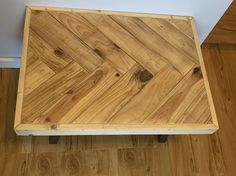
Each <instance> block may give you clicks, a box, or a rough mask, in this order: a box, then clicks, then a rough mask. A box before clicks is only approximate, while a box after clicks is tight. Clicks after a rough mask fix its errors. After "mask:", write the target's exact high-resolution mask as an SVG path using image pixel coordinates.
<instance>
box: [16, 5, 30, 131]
mask: <svg viewBox="0 0 236 176" xmlns="http://www.w3.org/2000/svg"><path fill="white" fill-rule="evenodd" d="M30 15H31V9H30V8H28V7H26V12H25V24H24V34H23V47H22V58H21V64H20V76H19V81H18V90H17V101H16V111H15V122H14V128H16V127H17V126H18V125H20V124H21V111H22V104H23V96H24V86H25V85H24V84H25V74H26V65H27V64H26V60H27V48H28V38H29V27H30Z"/></svg>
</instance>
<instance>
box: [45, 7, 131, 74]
mask: <svg viewBox="0 0 236 176" xmlns="http://www.w3.org/2000/svg"><path fill="white" fill-rule="evenodd" d="M49 13H50V14H52V15H53V16H54V17H55V18H56V19H57V20H58V21H60V22H61V23H62V24H63V25H64V26H66V27H67V28H68V29H69V30H70V31H71V32H73V33H74V34H75V35H77V36H78V37H79V38H80V39H81V40H83V41H84V42H85V43H86V44H87V45H88V46H89V47H91V48H92V49H93V50H94V51H95V52H96V53H98V54H99V55H100V56H101V57H102V58H103V59H105V60H109V61H111V64H113V65H114V67H115V68H117V69H118V71H119V72H121V73H125V72H127V71H128V70H129V69H130V68H131V67H132V66H134V64H135V61H133V59H132V58H131V57H130V56H129V55H128V54H126V53H125V52H124V51H123V50H122V49H120V48H119V47H118V46H117V45H116V44H115V43H113V41H112V40H110V39H109V38H107V37H106V36H105V35H104V34H103V33H102V32H100V31H99V30H97V29H96V27H95V26H93V25H92V24H90V23H89V22H88V21H87V20H86V19H84V18H83V17H81V16H80V15H79V14H78V13H71V12H69V13H68V12H61V11H60V12H58V11H49Z"/></svg>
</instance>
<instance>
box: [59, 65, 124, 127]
mask: <svg viewBox="0 0 236 176" xmlns="http://www.w3.org/2000/svg"><path fill="white" fill-rule="evenodd" d="M98 71H99V72H102V78H101V80H100V81H99V82H98V83H97V84H95V87H94V88H93V89H92V90H91V91H90V92H89V93H88V94H87V95H86V96H84V97H81V99H80V97H79V99H78V101H77V102H76V103H75V104H74V105H73V107H72V108H70V109H69V110H68V111H66V113H65V115H64V116H63V118H62V119H61V120H60V123H72V122H73V121H74V120H76V118H77V117H78V116H79V115H80V114H81V113H82V112H84V111H85V110H86V109H88V108H89V107H90V106H91V104H92V103H93V102H94V101H96V100H97V99H98V98H99V97H100V96H101V95H103V94H104V93H105V92H106V91H107V90H108V89H109V88H110V87H111V86H112V85H113V84H114V83H115V82H117V81H118V80H119V79H120V76H121V73H119V72H118V71H117V70H115V69H114V68H113V67H112V66H111V65H109V64H108V63H105V64H104V66H103V67H102V68H101V69H99V70H98ZM100 74H101V73H100ZM95 76H97V75H95ZM85 93H86V92H85Z"/></svg>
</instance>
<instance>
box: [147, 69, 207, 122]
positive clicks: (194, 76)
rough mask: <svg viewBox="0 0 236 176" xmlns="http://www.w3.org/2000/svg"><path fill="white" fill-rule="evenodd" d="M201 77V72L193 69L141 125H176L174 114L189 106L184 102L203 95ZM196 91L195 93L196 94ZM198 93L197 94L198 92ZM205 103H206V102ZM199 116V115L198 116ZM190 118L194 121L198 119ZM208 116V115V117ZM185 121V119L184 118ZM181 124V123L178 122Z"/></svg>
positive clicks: (181, 118)
mask: <svg viewBox="0 0 236 176" xmlns="http://www.w3.org/2000/svg"><path fill="white" fill-rule="evenodd" d="M201 78H202V75H201V71H200V70H198V69H195V70H193V71H191V72H189V74H188V75H186V76H185V77H184V79H182V80H181V81H180V82H179V83H178V85H177V86H176V87H175V88H174V89H173V90H172V91H171V92H170V93H169V94H168V95H167V96H166V97H165V98H164V99H163V100H162V101H161V102H160V104H159V105H158V106H157V107H156V109H155V111H153V112H152V113H151V114H150V115H149V116H148V117H147V118H146V119H145V121H144V122H143V123H147V124H155V123H163V124H164V123H168V122H169V123H176V122H174V119H175V118H174V117H173V116H174V115H175V113H176V112H181V111H179V109H180V110H181V108H182V109H184V108H188V107H189V105H190V102H188V103H186V102H185V101H186V100H189V99H190V98H191V97H192V98H194V97H195V96H196V98H197V99H198V98H199V96H201V94H199V93H203V92H202V90H204V85H203V81H202V79H201ZM196 91H197V92H196ZM198 91H199V92H198ZM203 94H204V93H203ZM199 100H200V99H198V100H194V99H193V100H192V101H193V102H194V103H197V102H198V101H199ZM183 102H185V103H184V104H182V103H183ZM206 103H207V101H206ZM182 106H184V107H182ZM190 112H191V111H190V110H189V112H187V111H186V112H185V111H184V113H187V114H181V115H183V116H181V115H180V116H178V117H177V118H176V119H177V120H178V119H180V120H183V117H184V115H188V113H190ZM198 115H200V114H198ZM198 115H197V117H192V118H194V119H196V118H198V117H199V116H198ZM208 116H209V115H208ZM184 119H185V118H184ZM178 123H182V121H180V122H178Z"/></svg>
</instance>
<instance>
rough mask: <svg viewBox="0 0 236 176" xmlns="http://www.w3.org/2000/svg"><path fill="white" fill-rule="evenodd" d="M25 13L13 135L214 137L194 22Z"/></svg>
mask: <svg viewBox="0 0 236 176" xmlns="http://www.w3.org/2000/svg"><path fill="white" fill-rule="evenodd" d="M27 9H28V10H27V21H26V25H25V26H26V27H25V29H26V32H25V40H24V41H27V42H25V44H24V51H25V52H24V53H25V54H24V55H23V57H24V59H23V60H24V63H23V64H25V65H23V66H22V68H23V71H22V72H23V73H24V74H25V75H24V76H25V77H23V76H22V78H21V79H22V81H23V82H24V84H23V83H22V81H21V83H20V85H19V86H21V88H19V89H20V90H21V91H20V92H19V97H20V98H19V102H21V101H22V102H21V103H22V104H20V105H17V113H16V121H15V122H16V128H15V129H16V132H17V133H18V134H19V135H29V134H31V135H50V134H53V135H60V134H64V135H77V134H83V135H85V134H167V133H171V134H203V133H213V132H214V131H216V130H217V129H218V124H217V119H216V114H215V111H214V104H213V101H212V96H211V90H210V89H209V82H208V79H207V75H206V71H205V65H204V63H203V60H202V57H201V56H202V55H201V51H200V46H199V42H198V37H197V32H196V29H195V25H194V21H193V18H191V17H174V16H169V17H167V16H158V15H157V16H156V17H153V16H152V15H142V14H136V16H135V15H134V14H133V15H131V14H127V15H125V14H120V13H117V14H115V13H110V14H109V13H105V12H99V11H83V12H82V11H79V10H78V11H76V10H75V9H72V10H71V11H68V9H67V10H66V9H59V10H57V9H53V8H52V9H50V8H42V7H39V8H38V9H36V8H32V9H31V8H30V7H29V8H27ZM158 17H159V18H158ZM178 20H180V22H179V23H178V22H177V21H178ZM191 35H193V36H194V37H192V36H191ZM25 45H26V46H25ZM201 74H202V75H203V76H201ZM188 78H189V79H188ZM23 85H24V88H23ZM176 101H177V102H178V104H174V102H176ZM18 104H19V103H18ZM169 105H171V107H170V108H169ZM209 107H210V108H209ZM163 111H168V112H163ZM21 112H22V113H21ZM167 114H168V115H167ZM165 115H166V116H165Z"/></svg>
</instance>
